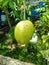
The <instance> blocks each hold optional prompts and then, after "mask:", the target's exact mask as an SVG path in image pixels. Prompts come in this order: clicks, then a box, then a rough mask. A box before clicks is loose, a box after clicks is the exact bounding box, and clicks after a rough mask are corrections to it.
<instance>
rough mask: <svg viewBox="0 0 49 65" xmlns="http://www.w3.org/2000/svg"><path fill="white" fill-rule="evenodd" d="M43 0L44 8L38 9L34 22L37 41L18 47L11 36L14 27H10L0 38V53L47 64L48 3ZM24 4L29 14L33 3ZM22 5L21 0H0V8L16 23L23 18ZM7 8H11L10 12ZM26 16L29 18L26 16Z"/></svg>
mask: <svg viewBox="0 0 49 65" xmlns="http://www.w3.org/2000/svg"><path fill="white" fill-rule="evenodd" d="M44 2H45V3H46V4H45V6H44V8H43V9H42V8H41V9H39V11H40V12H41V13H40V14H39V15H40V19H39V20H37V21H35V24H34V25H35V33H36V35H37V36H38V39H37V42H36V43H33V42H32V43H31V42H29V43H28V44H26V46H25V47H22V48H19V47H18V44H17V42H16V41H15V39H14V36H13V35H14V27H11V28H10V29H9V31H8V33H7V34H6V35H5V36H4V38H3V39H2V40H0V54H2V55H5V56H10V57H12V58H15V59H19V60H22V61H27V62H32V63H35V64H36V65H41V64H42V65H47V64H46V63H47V62H46V61H47V60H49V4H48V3H47V1H45V0H44ZM26 5H27V9H26V13H27V14H28V15H31V12H30V10H31V8H32V7H34V6H35V5H29V3H27V2H26ZM22 6H23V0H0V8H1V9H2V10H4V12H5V13H6V15H7V16H10V17H11V16H13V18H14V21H15V22H16V23H17V22H19V21H20V20H22V19H23V15H24V14H23V9H21V7H22ZM8 8H10V9H11V10H10V12H9V10H8ZM43 11H44V12H43ZM8 18H9V17H8ZM26 18H27V19H30V18H28V16H26ZM46 53H47V54H46Z"/></svg>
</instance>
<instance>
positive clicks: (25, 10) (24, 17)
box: [24, 0, 26, 20]
mask: <svg viewBox="0 0 49 65" xmlns="http://www.w3.org/2000/svg"><path fill="white" fill-rule="evenodd" d="M24 20H26V0H24Z"/></svg>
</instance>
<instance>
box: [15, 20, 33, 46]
mask: <svg viewBox="0 0 49 65" xmlns="http://www.w3.org/2000/svg"><path fill="white" fill-rule="evenodd" d="M33 32H34V25H33V24H32V22H31V21H29V20H25V21H20V22H19V23H18V24H17V25H16V27H15V30H14V37H15V39H16V41H17V42H18V43H19V44H20V45H24V44H26V43H28V42H29V40H30V39H31V37H32V35H33Z"/></svg>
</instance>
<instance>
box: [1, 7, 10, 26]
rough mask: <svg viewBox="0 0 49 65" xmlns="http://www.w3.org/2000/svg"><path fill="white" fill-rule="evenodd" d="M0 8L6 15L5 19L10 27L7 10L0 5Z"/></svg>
mask: <svg viewBox="0 0 49 65" xmlns="http://www.w3.org/2000/svg"><path fill="white" fill-rule="evenodd" d="M0 9H1V10H3V11H4V12H5V14H6V17H7V20H8V25H9V27H11V23H10V20H9V17H8V16H9V12H8V10H7V8H2V7H1V6H0Z"/></svg>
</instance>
